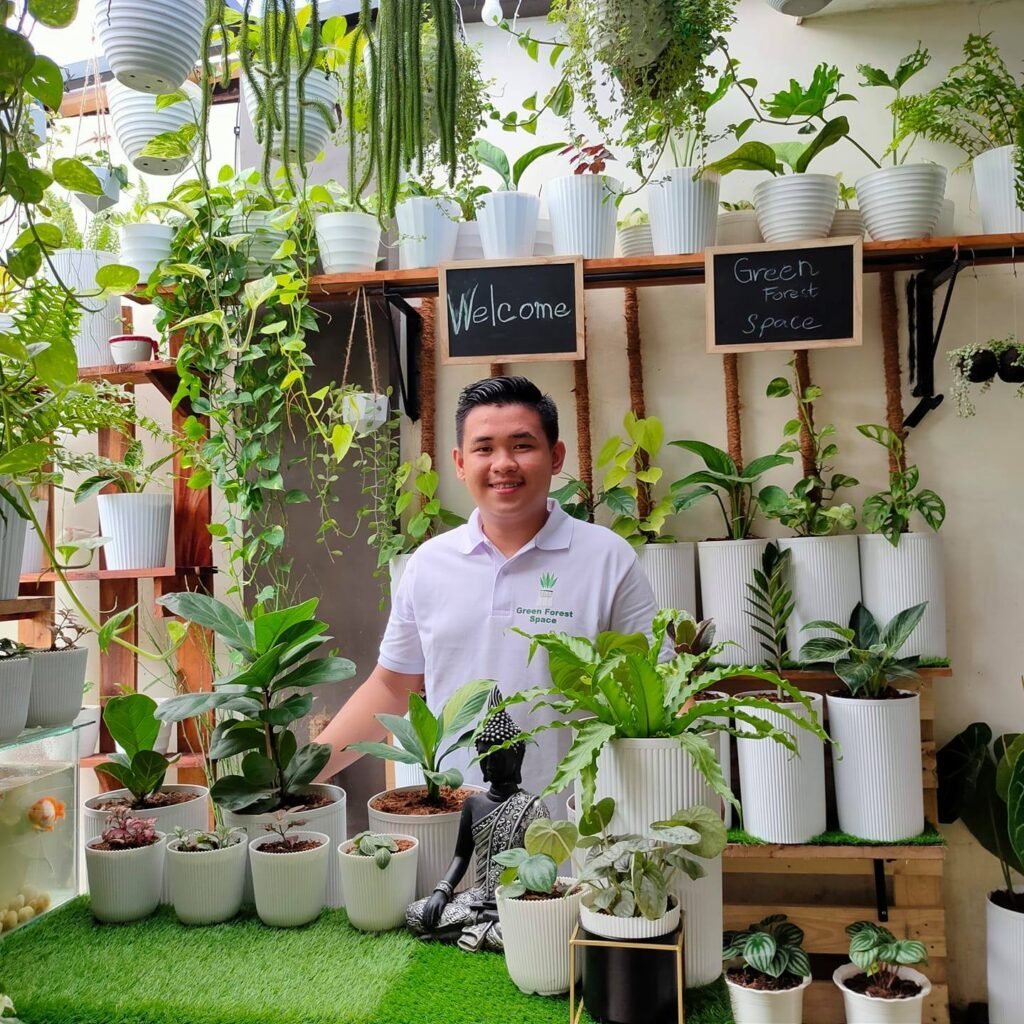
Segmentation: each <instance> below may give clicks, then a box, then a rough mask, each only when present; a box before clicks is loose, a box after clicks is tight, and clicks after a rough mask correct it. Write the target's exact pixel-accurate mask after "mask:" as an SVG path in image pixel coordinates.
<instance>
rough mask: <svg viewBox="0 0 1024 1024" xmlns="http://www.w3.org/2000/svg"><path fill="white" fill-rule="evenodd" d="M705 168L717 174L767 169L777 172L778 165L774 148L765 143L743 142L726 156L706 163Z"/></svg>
mask: <svg viewBox="0 0 1024 1024" xmlns="http://www.w3.org/2000/svg"><path fill="white" fill-rule="evenodd" d="M707 170H709V171H717V172H718V173H719V174H731V173H732V172H733V171H768V172H769V173H771V174H778V172H779V170H780V167H779V161H778V158H777V157H776V155H775V150H774V149H772V147H771V146H769V145H768V144H767V143H764V142H744V143H743V145H742V146H740V147H739V149H736V150H734V151H733V152H732V153H730V154H729V155H728V156H725V157H722V159H721V160H716V161H715V162H714V163H711V164H708V166H707Z"/></svg>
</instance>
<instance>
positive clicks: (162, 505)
mask: <svg viewBox="0 0 1024 1024" xmlns="http://www.w3.org/2000/svg"><path fill="white" fill-rule="evenodd" d="M171 497H172V496H171V495H170V494H150V493H147V492H142V493H139V494H98V495H97V496H96V505H97V508H98V510H99V514H100V533H101V534H102V535H103V536H104V537H109V538H110V541H109V542H108V543H107V544H105V545H104V547H103V554H104V556H105V557H106V560H107V568H108V569H159V568H161V567H162V566H164V565H166V564H167V539H168V537H169V536H170V532H171V505H172V501H171Z"/></svg>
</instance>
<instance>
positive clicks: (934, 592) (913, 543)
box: [857, 532, 946, 658]
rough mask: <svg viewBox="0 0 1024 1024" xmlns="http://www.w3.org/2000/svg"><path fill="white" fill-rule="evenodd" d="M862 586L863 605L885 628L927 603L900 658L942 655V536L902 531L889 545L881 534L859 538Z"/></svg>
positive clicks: (939, 656) (944, 609)
mask: <svg viewBox="0 0 1024 1024" xmlns="http://www.w3.org/2000/svg"><path fill="white" fill-rule="evenodd" d="M857 541H858V543H859V545H860V585H861V592H862V594H863V601H864V606H865V607H866V608H867V609H868V611H870V612H871V614H872V615H873V616H874V617H875V618H876V619H877V620H878V622H879V624H880V625H883V626H884V625H885V624H886V623H887V622H888V621H889V620H890V619H891V618H892V617H893V616H894V615H897V614H898V613H899V612H901V611H903V610H904V609H905V608H911V607H913V606H914V605H915V604H920V603H921V602H922V601H927V602H928V607H927V608H926V609H925V611H924V616H923V618H922V619H921V621H920V622H919V623H918V624H917V629H915V630H914V632H913V633H911V634H910V636H909V638H908V639H907V642H906V643H905V644H904V645H903V646H902V647H901V648H900V650H899V653H900V656H901V657H904V658H909V657H913V656H915V655H928V656H930V657H933V658H944V657H945V656H946V585H945V581H944V575H945V574H944V572H943V564H942V563H943V559H942V538H941V537H940V536H939V535H938V534H937V533H932V532H928V533H905V534H903V535H902V536H901V537H900V542H899V544H898V545H897V546H896V547H893V546H892V545H891V544H890V543H889V542H888V541H887V540H886V539H885V537H883V536H882V535H881V534H877V533H873V534H861V535H860V536H859V537H858V538H857Z"/></svg>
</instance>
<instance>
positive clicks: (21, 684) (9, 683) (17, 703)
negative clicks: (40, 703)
mask: <svg viewBox="0 0 1024 1024" xmlns="http://www.w3.org/2000/svg"><path fill="white" fill-rule="evenodd" d="M31 693H32V662H30V661H29V660H28V658H0V743H4V742H6V741H7V740H13V739H14V737H15V736H17V735H19V734H20V733H21V732H22V730H23V729H24V728H25V721H26V719H27V718H28V702H29V698H30V696H31Z"/></svg>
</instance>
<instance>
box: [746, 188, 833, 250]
mask: <svg viewBox="0 0 1024 1024" xmlns="http://www.w3.org/2000/svg"><path fill="white" fill-rule="evenodd" d="M838 199H839V181H838V179H836V178H834V177H832V175H831V174H787V175H785V176H783V177H780V178H770V179H769V180H768V181H762V182H761V184H760V185H758V186H757V188H755V189H754V209H755V210H756V211H757V224H758V227H759V228H760V229H761V234H762V235H763V236H764V240H765V241H766V242H805V241H809V240H811V239H815V238H825V237H827V236H828V233H829V230H830V229H831V227H832V220H833V218H834V217H835V214H836V202H837V200H838Z"/></svg>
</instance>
